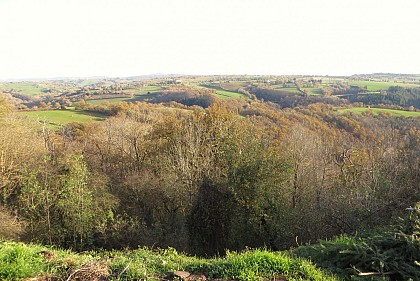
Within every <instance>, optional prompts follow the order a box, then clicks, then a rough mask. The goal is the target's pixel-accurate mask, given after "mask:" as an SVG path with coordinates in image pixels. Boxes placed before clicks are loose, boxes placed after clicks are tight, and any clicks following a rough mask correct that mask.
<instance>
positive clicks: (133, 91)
mask: <svg viewBox="0 0 420 281" xmlns="http://www.w3.org/2000/svg"><path fill="white" fill-rule="evenodd" d="M161 90H162V87H159V86H155V85H151V86H145V87H143V88H137V89H130V90H127V91H125V92H126V93H130V94H133V95H146V94H147V93H154V92H159V91H161Z"/></svg>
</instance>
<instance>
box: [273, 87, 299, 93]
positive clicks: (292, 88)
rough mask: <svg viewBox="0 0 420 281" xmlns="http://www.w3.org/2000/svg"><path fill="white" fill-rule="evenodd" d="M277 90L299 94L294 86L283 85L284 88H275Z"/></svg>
mask: <svg viewBox="0 0 420 281" xmlns="http://www.w3.org/2000/svg"><path fill="white" fill-rule="evenodd" d="M277 90H280V91H285V92H289V93H293V94H300V91H299V90H298V89H297V88H296V87H285V88H277Z"/></svg>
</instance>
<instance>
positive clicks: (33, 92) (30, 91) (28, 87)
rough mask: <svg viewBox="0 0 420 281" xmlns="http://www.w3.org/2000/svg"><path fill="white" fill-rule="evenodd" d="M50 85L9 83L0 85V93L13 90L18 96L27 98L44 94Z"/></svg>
mask: <svg viewBox="0 0 420 281" xmlns="http://www.w3.org/2000/svg"><path fill="white" fill-rule="evenodd" d="M50 88H51V85H48V84H46V83H32V82H10V83H0V91H4V90H6V91H8V90H11V89H14V90H15V91H18V92H19V93H20V94H23V95H27V96H40V95H44V94H45V93H44V92H42V91H43V90H47V89H50Z"/></svg>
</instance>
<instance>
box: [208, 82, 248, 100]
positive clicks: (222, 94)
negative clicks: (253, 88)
mask: <svg viewBox="0 0 420 281" xmlns="http://www.w3.org/2000/svg"><path fill="white" fill-rule="evenodd" d="M201 87H204V88H208V89H213V90H215V91H216V96H218V97H219V98H221V99H230V98H243V97H244V96H243V95H242V94H239V93H235V92H231V91H226V90H224V89H222V88H220V87H219V86H213V85H201Z"/></svg>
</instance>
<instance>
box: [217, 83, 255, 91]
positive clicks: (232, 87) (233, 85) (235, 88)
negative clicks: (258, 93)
mask: <svg viewBox="0 0 420 281" xmlns="http://www.w3.org/2000/svg"><path fill="white" fill-rule="evenodd" d="M248 84H249V82H248V81H233V82H225V83H221V84H220V87H221V88H223V89H226V90H227V91H230V92H238V90H239V89H240V88H243V87H245V86H246V85H248Z"/></svg>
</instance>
